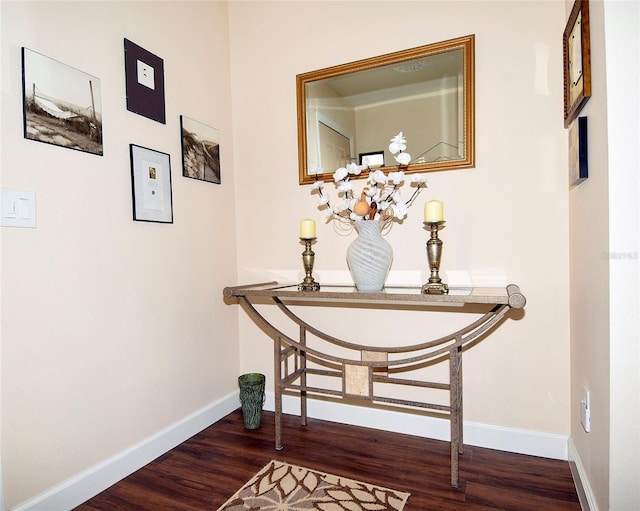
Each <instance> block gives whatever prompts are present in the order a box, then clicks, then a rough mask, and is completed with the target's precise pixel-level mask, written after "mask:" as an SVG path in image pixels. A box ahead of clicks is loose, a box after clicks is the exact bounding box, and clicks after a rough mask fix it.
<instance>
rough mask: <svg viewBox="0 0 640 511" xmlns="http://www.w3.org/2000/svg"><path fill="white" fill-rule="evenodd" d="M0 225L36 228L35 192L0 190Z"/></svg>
mask: <svg viewBox="0 0 640 511" xmlns="http://www.w3.org/2000/svg"><path fill="white" fill-rule="evenodd" d="M0 225H3V226H6V227H36V194H35V192H28V191H24V190H12V189H10V188H2V189H0Z"/></svg>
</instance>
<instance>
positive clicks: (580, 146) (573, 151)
mask: <svg viewBox="0 0 640 511" xmlns="http://www.w3.org/2000/svg"><path fill="white" fill-rule="evenodd" d="M588 177H589V144H588V130H587V118H586V117H578V118H577V119H575V120H574V121H573V123H572V124H571V126H570V127H569V184H570V185H571V186H575V185H577V184H580V183H582V181H584V180H585V179H587V178H588Z"/></svg>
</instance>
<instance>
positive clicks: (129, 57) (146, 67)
mask: <svg viewBox="0 0 640 511" xmlns="http://www.w3.org/2000/svg"><path fill="white" fill-rule="evenodd" d="M124 73H125V84H126V94H127V110H129V111H130V112H134V113H136V114H138V115H142V116H143V117H147V118H149V119H152V120H154V121H158V122H160V123H162V124H166V113H165V105H164V61H163V60H162V59H161V58H160V57H157V56H156V55H154V54H153V53H151V52H150V51H147V50H145V49H144V48H141V47H140V46H138V45H137V44H135V43H133V42H131V41H129V40H128V39H125V40H124Z"/></svg>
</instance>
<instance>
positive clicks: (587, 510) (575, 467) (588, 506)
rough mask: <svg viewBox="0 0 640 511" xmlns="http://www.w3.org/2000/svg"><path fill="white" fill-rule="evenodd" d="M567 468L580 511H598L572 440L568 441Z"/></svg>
mask: <svg viewBox="0 0 640 511" xmlns="http://www.w3.org/2000/svg"><path fill="white" fill-rule="evenodd" d="M569 467H571V475H572V476H573V481H574V483H575V485H576V491H577V492H578V500H580V507H582V511H598V504H597V503H596V499H595V497H594V495H593V490H592V489H591V485H590V484H589V478H588V477H587V473H586V471H585V469H584V465H583V464H582V460H581V459H580V455H579V454H578V451H577V449H576V446H575V444H574V443H573V440H572V439H571V438H570V439H569Z"/></svg>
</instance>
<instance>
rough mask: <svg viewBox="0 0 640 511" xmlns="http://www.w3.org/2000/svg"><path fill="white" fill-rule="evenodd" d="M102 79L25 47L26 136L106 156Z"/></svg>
mask: <svg viewBox="0 0 640 511" xmlns="http://www.w3.org/2000/svg"><path fill="white" fill-rule="evenodd" d="M101 94H102V93H101V87H100V79H99V78H96V77H95V76H91V75H89V74H87V73H85V72H83V71H80V70H78V69H75V68H73V67H71V66H68V65H66V64H63V63H62V62H58V61H57V60H53V59H50V58H49V57H45V56H44V55H41V54H39V53H36V52H34V51H31V50H29V49H27V48H22V96H23V121H24V138H27V139H30V140H36V141H38V142H45V143H47V144H53V145H57V146H61V147H66V148H68V149H75V150H77V151H84V152H87V153H93V154H97V155H100V156H102V154H103V147H102V105H101V102H102V99H101Z"/></svg>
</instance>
